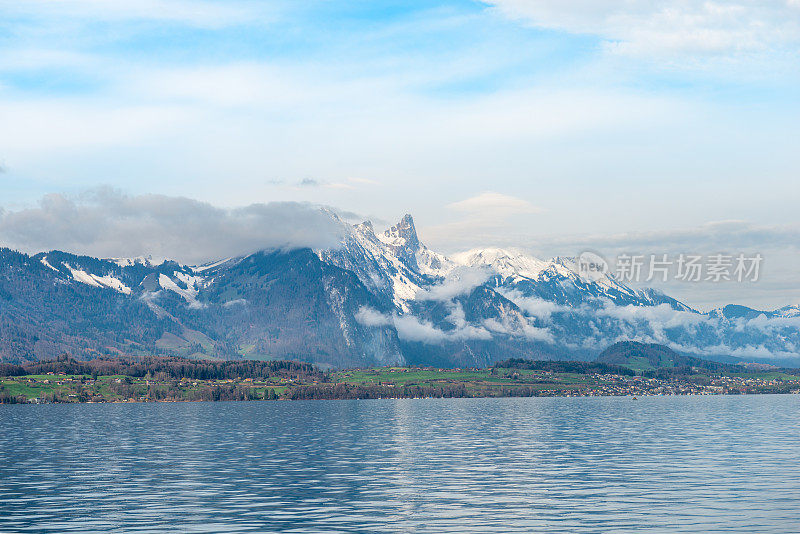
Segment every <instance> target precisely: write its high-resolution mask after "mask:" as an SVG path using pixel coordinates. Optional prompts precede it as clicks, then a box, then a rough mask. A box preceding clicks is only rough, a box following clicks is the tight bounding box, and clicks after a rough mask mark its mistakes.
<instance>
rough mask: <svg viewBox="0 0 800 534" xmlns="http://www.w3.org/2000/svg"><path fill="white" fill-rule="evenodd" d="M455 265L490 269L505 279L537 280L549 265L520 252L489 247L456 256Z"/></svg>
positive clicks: (454, 257) (454, 256) (454, 258)
mask: <svg viewBox="0 0 800 534" xmlns="http://www.w3.org/2000/svg"><path fill="white" fill-rule="evenodd" d="M452 259H453V261H454V262H455V263H457V264H459V265H463V266H465V267H489V268H490V269H492V270H493V271H495V272H496V273H497V274H498V275H500V276H501V277H503V278H512V277H515V276H521V277H524V278H536V277H537V276H538V275H539V273H541V272H542V271H544V270H545V269H546V268H547V267H548V266H549V263H548V262H545V261H542V260H540V259H537V258H534V257H533V256H529V255H527V254H525V253H523V252H521V251H518V250H511V249H502V248H496V247H489V248H483V249H473V250H469V251H467V252H461V253H458V254H454V255H453V256H452Z"/></svg>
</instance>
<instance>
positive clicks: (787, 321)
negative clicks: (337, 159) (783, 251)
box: [0, 213, 800, 367]
mask: <svg viewBox="0 0 800 534" xmlns="http://www.w3.org/2000/svg"><path fill="white" fill-rule="evenodd" d="M329 215H330V217H331V218H332V221H333V223H334V224H336V225H339V227H340V230H341V232H340V235H341V236H342V238H341V242H340V243H339V244H338V246H334V247H330V248H325V249H319V250H310V249H297V250H289V251H286V250H271V251H262V252H258V253H255V254H250V255H247V256H242V257H235V258H226V259H221V260H219V261H214V262H211V263H208V264H205V265H202V266H195V267H191V266H186V265H181V264H179V263H177V262H174V261H164V262H161V263H156V262H153V261H152V260H151V259H149V258H130V259H126V258H116V259H98V258H91V257H87V256H77V255H74V254H69V253H65V252H59V251H51V252H47V253H41V254H36V255H34V256H28V255H26V254H21V253H19V252H14V251H11V250H8V249H0V260H2V264H0V356H1V357H2V359H3V360H7V361H21V360H32V359H40V358H50V357H54V356H57V355H58V354H60V353H62V352H70V353H72V354H73V355H75V356H76V357H84V358H91V357H98V356H102V355H113V354H119V353H130V354H140V353H151V352H160V353H169V354H177V355H184V356H190V357H221V358H281V359H285V358H290V359H300V360H306V361H312V362H315V363H318V364H321V365H328V366H335V367H342V366H362V365H376V364H378V365H382V364H395V363H414V364H423V365H438V366H472V365H474V366H479V365H487V364H489V363H491V362H492V361H495V360H498V359H502V358H508V357H511V356H514V357H529V358H531V357H533V358H581V359H582V358H592V357H594V356H596V354H597V353H599V351H600V350H602V349H603V348H604V347H605V346H607V345H609V344H611V343H613V342H616V341H620V340H629V339H631V340H639V341H648V342H657V343H662V344H666V345H669V346H670V347H672V348H674V349H676V350H678V351H680V352H683V353H686V354H693V355H697V356H701V357H707V358H716V359H723V360H728V361H735V360H737V359H747V360H759V361H771V362H773V363H774V362H775V361H776V358H777V359H779V362H784V363H785V362H790V361H797V362H800V324H799V323H798V319H800V306H787V307H785V308H782V309H780V310H775V311H772V312H761V311H758V310H751V309H749V308H745V307H741V306H727V307H725V308H721V309H719V310H714V311H712V312H709V313H707V314H701V313H698V312H697V311H695V310H693V309H692V308H690V307H689V306H687V305H685V304H683V303H681V302H679V301H677V300H675V299H672V298H671V297H669V296H667V295H664V294H663V293H660V292H657V291H655V290H651V289H644V290H642V289H635V288H632V287H629V286H628V285H626V284H624V283H621V282H620V281H619V280H617V279H616V278H614V276H613V275H610V274H605V275H603V276H601V277H599V279H588V278H585V277H583V276H581V273H580V272H579V270H578V269H577V264H576V260H575V259H573V258H563V257H561V258H553V259H550V260H541V259H538V258H535V257H533V256H530V255H529V254H526V253H524V252H522V251H518V250H504V249H499V248H486V249H478V250H471V251H468V252H464V253H460V254H454V255H452V256H451V257H449V258H448V257H446V256H444V255H442V254H438V253H436V252H434V251H432V250H430V249H429V248H427V247H426V246H425V245H424V244H423V243H422V241H421V240H420V239H419V236H418V235H417V231H416V228H415V225H414V221H413V219H412V218H411V216H410V215H406V216H404V217H403V218H402V219H401V220H400V221H399V222H398V223H397V224H395V225H392V226H390V227H389V228H387V229H386V230H385V231H382V232H380V231H376V230H375V228H374V227H373V225H372V224H371V223H370V222H368V221H366V222H363V223H361V224H357V225H350V224H348V223H346V222H344V221H342V220H341V219H339V218H338V217H336V215H335V214H333V213H329Z"/></svg>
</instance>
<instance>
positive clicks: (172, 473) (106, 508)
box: [0, 395, 800, 533]
mask: <svg viewBox="0 0 800 534" xmlns="http://www.w3.org/2000/svg"><path fill="white" fill-rule="evenodd" d="M23 531H24V532H71V531H75V532H109V531H112V532H365V533H367V532H453V533H462V532H501V533H502V532H542V531H546V532H611V531H613V532H641V531H651V532H662V531H663V532H787V533H788V532H792V533H796V532H799V531H800V396H790V395H765V396H731V397H645V398H641V399H639V400H633V399H631V398H629V397H628V398H533V399H431V400H376V401H308V402H250V403H244V402H243V403H182V404H116V405H112V404H84V405H43V406H33V405H30V406H29V405H11V406H0V532H23Z"/></svg>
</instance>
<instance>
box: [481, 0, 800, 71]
mask: <svg viewBox="0 0 800 534" xmlns="http://www.w3.org/2000/svg"><path fill="white" fill-rule="evenodd" d="M486 3H488V4H490V5H493V6H495V7H496V8H497V9H498V10H499V11H501V12H502V13H504V14H506V15H507V16H510V17H513V18H516V19H521V20H525V21H527V22H528V23H530V24H532V25H534V26H537V27H543V28H551V29H558V30H563V31H566V32H569V33H575V34H588V35H596V36H598V37H599V38H601V39H602V40H603V41H604V43H605V47H606V48H607V49H608V50H609V51H610V52H612V53H615V54H624V55H631V56H640V57H650V58H667V59H673V58H674V59H677V58H683V59H684V60H685V59H686V58H695V59H700V58H703V57H724V58H737V57H743V56H747V55H752V54H761V53H770V52H776V51H785V50H789V51H792V52H796V51H797V50H798V45H799V44H800V23H799V22H798V20H800V11H798V3H797V2H796V1H794V0H790V1H786V0H762V1H759V2H754V1H744V0H738V1H732V2H721V1H709V0H666V1H659V0H633V1H628V2H598V1H595V0H488V1H487V2H486Z"/></svg>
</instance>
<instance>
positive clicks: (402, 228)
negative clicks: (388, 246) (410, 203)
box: [383, 213, 419, 250]
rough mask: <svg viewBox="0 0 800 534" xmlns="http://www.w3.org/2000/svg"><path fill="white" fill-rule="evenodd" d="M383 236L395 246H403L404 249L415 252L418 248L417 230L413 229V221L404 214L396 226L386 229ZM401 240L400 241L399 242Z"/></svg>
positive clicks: (409, 216)
mask: <svg viewBox="0 0 800 534" xmlns="http://www.w3.org/2000/svg"><path fill="white" fill-rule="evenodd" d="M383 235H384V236H386V237H387V238H389V239H391V240H393V241H394V242H395V244H397V245H404V246H405V247H406V248H408V249H411V250H416V249H417V248H418V247H419V238H418V237H417V229H416V228H415V227H414V219H413V217H411V215H409V214H408V213H406V214H405V215H403V218H402V219H400V222H398V223H397V224H396V225H394V226H392V227H391V228H389V229H387V230H386V231H385V232H384V233H383ZM401 240H402V241H401Z"/></svg>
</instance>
